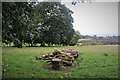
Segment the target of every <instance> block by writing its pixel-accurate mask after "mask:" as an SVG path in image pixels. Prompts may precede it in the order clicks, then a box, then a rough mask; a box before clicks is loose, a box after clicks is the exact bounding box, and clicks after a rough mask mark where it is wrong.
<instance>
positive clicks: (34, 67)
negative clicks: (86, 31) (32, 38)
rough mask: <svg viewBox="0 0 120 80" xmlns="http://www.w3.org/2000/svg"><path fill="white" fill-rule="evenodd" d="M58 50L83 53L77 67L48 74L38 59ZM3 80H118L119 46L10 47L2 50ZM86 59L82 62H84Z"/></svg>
mask: <svg viewBox="0 0 120 80" xmlns="http://www.w3.org/2000/svg"><path fill="white" fill-rule="evenodd" d="M55 48H58V49H59V50H61V49H63V48H73V49H77V50H78V51H79V52H80V55H79V57H78V58H77V59H76V60H75V62H74V64H73V66H71V67H67V68H64V69H63V70H60V71H54V70H48V69H47V68H46V67H45V64H47V63H46V62H45V61H43V60H35V56H40V55H43V54H48V53H50V52H53V51H54V49H55ZM2 58H3V59H2V60H3V64H2V66H3V78H68V77H69V78H118V46H117V45H112V46H111V45H104V46H103V45H100V46H64V47H24V48H22V49H18V48H13V47H6V48H3V49H2ZM81 59H82V60H81Z"/></svg>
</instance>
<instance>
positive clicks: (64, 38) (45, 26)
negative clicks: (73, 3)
mask: <svg viewBox="0 0 120 80" xmlns="http://www.w3.org/2000/svg"><path fill="white" fill-rule="evenodd" d="M2 7H3V9H2V14H3V16H2V37H3V39H2V40H3V42H4V43H6V44H10V43H14V46H17V47H22V45H23V44H25V43H27V44H29V46H35V45H36V44H40V46H45V44H48V45H52V44H58V45H70V44H71V40H72V39H73V35H74V34H75V31H74V29H73V25H72V23H73V18H72V16H71V15H72V14H73V12H72V11H71V10H70V9H69V8H67V7H66V6H65V5H63V4H61V3H59V2H40V3H35V2H34V3H33V2H30V3H28V2H22V3H21V2H3V4H2Z"/></svg>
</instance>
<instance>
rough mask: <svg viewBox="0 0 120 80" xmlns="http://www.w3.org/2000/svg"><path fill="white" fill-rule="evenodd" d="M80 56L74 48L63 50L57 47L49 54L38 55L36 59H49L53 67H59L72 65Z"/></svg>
mask: <svg viewBox="0 0 120 80" xmlns="http://www.w3.org/2000/svg"><path fill="white" fill-rule="evenodd" d="M78 56H79V53H78V51H77V50H74V49H63V50H61V51H59V50H58V49H55V50H54V51H53V52H52V53H50V54H48V55H43V56H36V60H47V61H48V62H51V64H52V68H53V69H59V68H60V66H61V65H64V66H71V65H72V63H73V61H74V60H75V59H76V58H77V57H78Z"/></svg>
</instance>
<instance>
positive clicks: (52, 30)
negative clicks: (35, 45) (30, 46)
mask: <svg viewBox="0 0 120 80" xmlns="http://www.w3.org/2000/svg"><path fill="white" fill-rule="evenodd" d="M37 7H38V9H39V13H40V15H41V21H40V23H39V26H38V27H40V31H41V35H40V36H41V39H42V42H41V44H42V46H44V45H45V43H47V44H65V45H67V44H69V43H70V41H69V40H70V39H71V38H72V35H73V25H72V22H73V18H72V16H71V14H72V13H73V12H72V11H71V10H69V9H68V8H66V7H65V5H62V4H61V3H59V2H54V3H53V2H49V3H48V2H43V3H42V2H41V3H38V5H37ZM65 38H66V39H65Z"/></svg>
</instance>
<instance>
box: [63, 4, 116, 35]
mask: <svg viewBox="0 0 120 80" xmlns="http://www.w3.org/2000/svg"><path fill="white" fill-rule="evenodd" d="M63 3H64V4H65V5H66V6H67V7H68V8H70V9H71V10H72V11H73V12H74V14H73V15H72V16H73V18H74V23H73V25H74V29H75V30H79V31H80V33H81V34H83V35H94V34H96V35H117V34H118V3H117V2H95V3H92V4H90V3H87V4H79V3H78V4H77V5H75V6H74V5H71V2H63Z"/></svg>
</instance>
